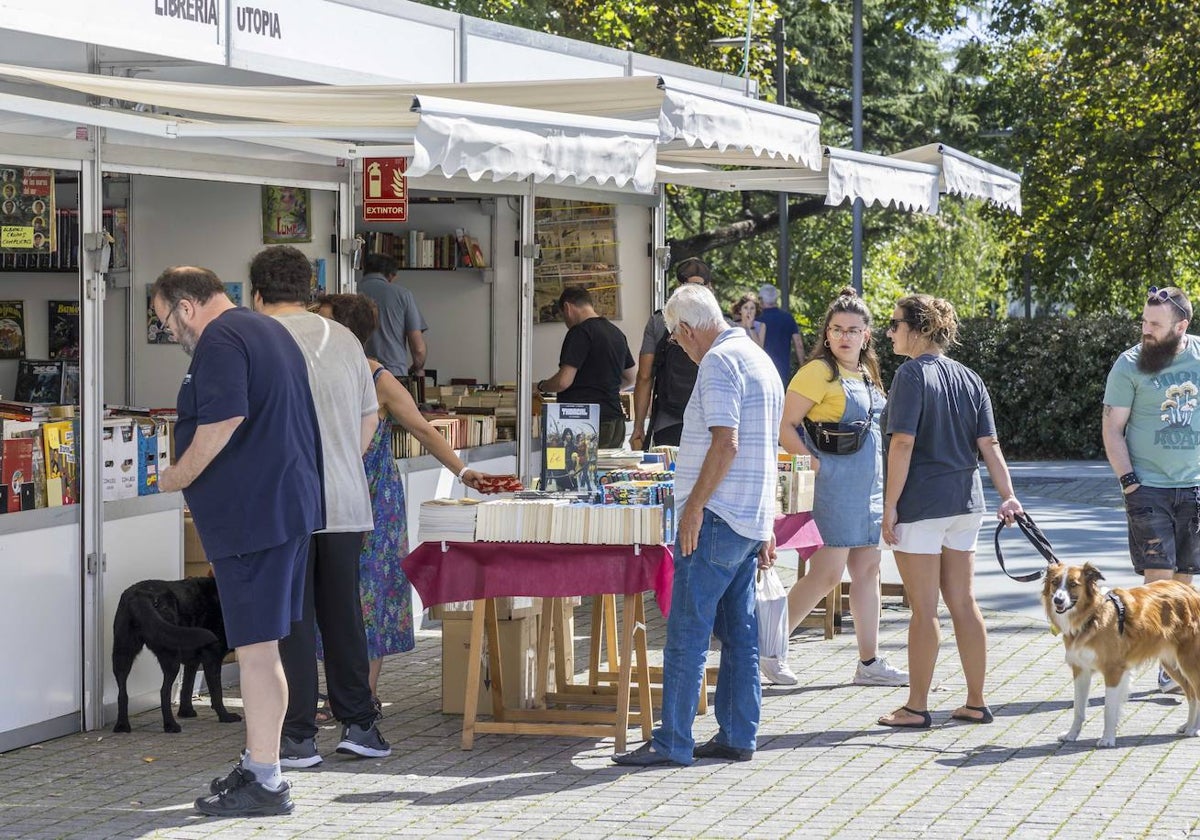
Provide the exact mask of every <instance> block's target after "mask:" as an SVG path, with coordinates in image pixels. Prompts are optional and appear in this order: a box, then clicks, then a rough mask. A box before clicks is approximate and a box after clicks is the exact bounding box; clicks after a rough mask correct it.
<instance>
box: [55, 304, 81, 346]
mask: <svg viewBox="0 0 1200 840" xmlns="http://www.w3.org/2000/svg"><path fill="white" fill-rule="evenodd" d="M49 306H50V322H49V333H50V337H49V344H50V358H51V359H78V358H79V301H75V300H52V301H49Z"/></svg>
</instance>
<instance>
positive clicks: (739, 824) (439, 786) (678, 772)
mask: <svg viewBox="0 0 1200 840" xmlns="http://www.w3.org/2000/svg"><path fill="white" fill-rule="evenodd" d="M1099 475H1100V473H1099V471H1097V472H1096V476H1097V477H1099ZM1107 480H1108V481H1109V482H1111V478H1109V479H1107ZM1022 481H1024V479H1022ZM1047 483H1049V484H1062V483H1063V482H1047ZM1094 483H1096V484H1097V486H1098V485H1099V483H1100V482H1099V480H1098V478H1097V481H1096V482H1094ZM1026 486H1029V485H1026ZM1020 492H1021V493H1022V494H1023V498H1026V497H1027V496H1028V497H1029V498H1030V499H1033V500H1035V501H1036V500H1037V498H1038V497H1035V496H1034V494H1033V493H1031V492H1029V491H1028V490H1027V489H1021V490H1020ZM1046 498H1050V497H1046ZM1026 503H1027V504H1029V501H1028V500H1027V501H1026ZM1117 503H1119V499H1117ZM1088 504H1089V505H1103V502H1102V501H1101V500H1097V499H1091V500H1089V501H1088ZM1111 539H1114V538H1110V542H1111ZM984 549H985V546H983V545H981V557H982V556H983V555H985V554H986V555H988V556H989V557H990V552H987V551H985V550H984ZM980 562H981V563H982V562H984V561H983V560H981V561H980ZM990 562H993V564H994V561H990ZM1029 597H1036V596H1035V594H1034V593H1032V591H1031V592H1030V594H1029ZM648 612H649V614H650V621H649V625H650V626H649V632H650V635H651V640H652V642H653V643H659V644H660V643H661V639H662V635H663V621H662V619H661V617H660V616H658V613H657V610H656V609H655V608H654V607H653V606H651V607H649V609H648ZM577 614H578V616H579V617H580V618H584V617H585V616H586V615H587V614H588V610H587V609H586V608H582V609H580V610H579V611H578V613H577ZM907 618H908V613H907V611H905V610H904V609H902V608H901V607H900V606H899V604H898V603H897V602H891V601H889V602H888V603H887V604H886V608H885V610H884V614H883V618H882V622H881V633H880V638H881V650H882V652H883V653H884V654H885V655H886V656H888V657H889V658H891V659H892V661H893V662H896V663H903V662H904V660H905V656H904V644H905V632H906V625H907ZM985 618H986V621H987V626H988V630H989V663H988V700H989V703H990V705H991V707H992V709H993V711H994V712H995V714H996V722H995V723H994V724H992V725H990V726H977V725H970V724H963V723H957V722H954V721H951V720H949V713H950V711H952V710H953V709H954V707H956V706H957V705H959V704H960V703H961V702H962V701H963V695H964V690H965V689H964V683H963V679H962V672H961V669H960V667H959V664H958V660H957V657H956V655H955V653H954V647H953V631H952V627H951V626H950V622H949V620H948V618H947V617H945V616H943V634H944V642H943V646H942V654H941V658H940V660H939V664H938V668H937V673H936V679H935V692H934V694H933V697H934V702H933V703H932V706H933V713H934V726H933V727H932V728H931V729H928V730H922V731H905V730H889V729H885V728H883V727H880V726H878V725H877V724H876V723H875V719H876V718H877V717H878V716H879V715H880V714H883V713H885V712H887V711H890V710H891V709H893V708H895V707H896V706H897V705H899V704H900V703H902V702H903V701H904V699H905V693H904V690H903V689H888V688H868V687H859V686H854V685H851V684H850V678H851V676H852V674H853V670H854V656H855V651H854V636H853V633H852V632H847V633H845V634H843V635H839V636H836V637H835V638H834V639H832V640H829V641H826V640H824V639H822V638H820V637H819V636H818V635H817V634H816V633H815V631H806V632H805V633H804V634H803V635H801V636H799V637H797V638H795V639H793V643H792V650H791V656H790V660H791V664H792V667H793V668H794V669H795V671H796V672H797V673H798V674H799V675H800V677H801V685H800V686H798V687H795V688H790V689H783V688H778V687H764V690H763V720H762V729H761V733H760V740H759V747H758V751H757V753H756V754H755V757H754V759H753V761H751V762H748V763H741V764H727V763H721V762H712V761H707V762H698V763H697V764H695V765H693V766H692V767H687V768H671V769H647V770H626V769H624V768H618V767H616V766H614V765H612V764H611V763H610V761H609V757H610V755H611V753H612V744H611V741H608V742H592V741H587V740H579V739H572V738H546V737H508V736H498V735H482V736H478V737H477V739H476V746H475V749H474V750H472V751H467V752H464V751H462V750H460V749H459V733H460V719H459V718H457V717H451V716H445V715H442V714H441V713H440V711H439V708H440V703H439V692H440V656H441V650H440V633H439V630H438V628H437V626H436V625H433V626H431V627H429V628H426V629H423V630H420V631H418V640H417V648H416V650H415V651H412V652H410V653H407V654H401V655H399V656H394V657H390V658H389V660H388V661H387V663H386V664H385V667H384V672H383V679H382V684H381V691H380V694H381V696H382V697H383V698H384V700H385V703H386V705H385V708H384V719H383V721H382V724H381V726H382V728H383V731H384V733H385V735H386V736H387V737H388V738H389V739H390V740H391V741H392V743H393V746H394V748H395V754H394V755H393V756H392V757H390V758H387V759H381V760H358V759H349V758H344V757H342V756H338V755H336V754H334V753H332V746H333V744H334V743H335V741H336V739H337V735H338V733H337V731H336V729H334V728H333V727H326V728H324V729H323V730H322V732H321V735H320V744H321V746H322V747H323V749H324V751H325V753H326V760H325V763H324V764H323V765H321V766H320V767H318V768H315V769H313V770H309V771H292V772H290V773H289V774H288V777H289V779H290V780H291V781H292V784H293V790H294V798H295V801H296V811H295V813H294V814H293V815H291V816H289V817H282V818H271V819H258V820H217V819H210V818H205V817H200V816H198V815H196V814H195V813H194V812H193V810H192V807H191V801H192V799H193V798H194V797H195V796H197V795H198V794H199V793H200V792H201V791H202V789H203V788H205V787H206V786H207V784H208V781H209V780H210V779H211V778H213V777H214V776H218V775H224V774H225V773H226V772H227V771H228V769H229V765H230V762H231V761H232V760H234V759H235V758H236V756H237V753H238V750H239V749H240V747H241V740H242V727H241V725H240V724H219V723H217V722H216V719H215V717H214V716H213V713H212V711H211V709H209V708H207V707H206V706H204V705H203V704H201V705H198V707H197V708H198V710H199V717H198V718H196V719H192V720H184V721H181V723H182V725H183V727H184V731H183V733H181V734H178V735H166V734H164V733H163V732H162V731H161V722H160V719H159V717H158V714H157V712H156V711H151V712H147V713H145V714H141V715H138V716H136V717H134V718H133V727H134V731H133V733H132V734H130V735H113V734H111V733H107V732H92V733H84V734H79V735H73V736H69V737H65V738H60V739H57V740H54V741H50V742H47V743H44V744H40V745H38V746H35V747H30V748H26V749H21V750H16V751H13V752H10V753H7V754H4V755H0V838H29V840H44V839H45V838H160V837H161V838H189V839H190V838H210V837H213V838H272V840H274V838H317V840H333V838H345V837H353V838H355V840H370V838H390V837H418V836H419V837H433V838H460V837H489V838H491V837H510V836H511V837H517V836H520V837H532V838H558V837H572V838H579V837H587V838H591V837H622V838H637V837H704V838H728V837H749V838H776V837H785V836H789V837H804V838H809V837H836V838H862V837H886V838H922V840H938V839H939V838H962V837H971V838H990V837H1008V836H1019V837H1020V838H1043V837H1045V838H1051V837H1053V838H1085V837H1100V836H1103V837H1105V838H1134V837H1147V836H1153V837H1155V838H1159V837H1162V838H1184V837H1200V798H1198V797H1196V796H1195V795H1194V793H1192V791H1194V790H1195V788H1194V787H1193V786H1194V785H1195V784H1196V783H1197V778H1196V776H1197V767H1198V766H1200V740H1197V739H1189V738H1182V737H1180V736H1177V735H1175V734H1174V730H1175V727H1176V726H1178V725H1179V724H1180V723H1182V721H1183V720H1184V717H1185V713H1186V709H1185V707H1184V706H1183V705H1181V703H1180V701H1179V699H1178V698H1176V697H1167V696H1164V695H1160V694H1158V693H1157V692H1155V691H1154V690H1153V689H1154V674H1153V672H1152V671H1146V672H1144V673H1142V674H1141V675H1140V676H1138V677H1136V678H1135V680H1134V688H1133V691H1132V694H1131V697H1130V700H1129V702H1128V703H1127V704H1126V707H1125V714H1124V716H1123V719H1122V723H1121V728H1120V730H1119V733H1118V739H1117V747H1116V748H1115V749H1106V750H1097V749H1094V748H1093V744H1094V739H1095V738H1096V737H1097V736H1098V735H1099V731H1100V728H1101V719H1100V718H1101V708H1100V703H1101V696H1102V691H1101V690H1099V689H1096V688H1094V689H1093V692H1092V695H1093V699H1092V703H1091V708H1090V710H1089V714H1088V720H1087V722H1086V724H1085V726H1084V736H1085V740H1083V741H1081V742H1079V743H1076V744H1066V745H1064V744H1060V743H1059V742H1058V741H1057V738H1056V736H1057V734H1058V733H1059V732H1061V731H1063V730H1065V729H1066V728H1067V725H1068V723H1069V720H1070V716H1071V711H1070V706H1071V689H1070V685H1069V672H1068V669H1067V667H1066V666H1065V665H1064V664H1063V658H1062V651H1061V644H1060V642H1059V641H1058V640H1057V639H1056V638H1055V637H1053V636H1051V635H1050V634H1049V633H1048V632H1047V631H1046V626H1045V622H1044V621H1043V620H1039V619H1037V618H1034V617H1032V616H1030V615H1023V614H1018V613H1013V612H1000V611H993V610H989V611H987V612H986V613H985ZM586 632H587V626H586V623H583V624H580V625H579V626H578V627H577V636H579V637H582V636H584V635H585V634H586ZM580 641H582V638H580ZM577 661H586V659H585V658H582V654H581V651H580V652H578V653H577ZM234 694H235V696H236V692H234ZM236 702H237V701H236V700H235V701H234V704H236ZM231 705H233V704H231ZM714 731H715V722H714V720H713V717H712V715H711V714H709V715H708V716H705V717H700V718H698V719H697V721H696V726H695V732H696V735H697V739H698V740H704V739H706V738H708V737H709V736H710V735H711V734H712V733H713V732H714ZM630 736H631V738H633V739H636V737H637V735H636V733H635V731H633V730H631V731H630ZM632 743H633V744H634V745H636V743H637V741H636V740H633V741H632Z"/></svg>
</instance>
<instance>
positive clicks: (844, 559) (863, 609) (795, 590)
mask: <svg viewBox="0 0 1200 840" xmlns="http://www.w3.org/2000/svg"><path fill="white" fill-rule="evenodd" d="M821 338H822V341H821V343H820V344H819V345H818V347H817V349H816V352H815V353H813V355H812V357H811V359H810V360H809V362H808V363H807V364H805V365H804V366H803V367H801V368H800V370H799V371H797V372H796V375H795V376H794V377H793V378H792V381H791V384H790V385H788V390H787V395H786V396H785V398H784V404H783V422H782V424H781V426H780V432H779V441H780V443H781V444H782V445H783V448H784V449H785V450H787V451H788V452H791V453H793V454H798V455H811V456H812V462H813V469H814V470H816V471H817V480H816V488H815V491H814V495H813V519H814V520H816V523H817V528H819V529H820V531H821V538H822V540H823V541H824V543H825V545H824V547H823V548H821V549H820V550H819V551H817V553H816V554H814V555H813V556H812V558H811V559H810V560H809V564H810V565H809V571H808V574H806V575H805V576H804V577H802V578H800V579H799V580H798V581H796V584H795V585H794V586H793V587H792V590H791V592H789V593H788V619H789V621H790V624H791V629H793V630H794V629H795V628H796V627H797V626H798V625H799V624H800V622H801V621H802V620H803V619H804V617H805V616H806V615H808V614H809V612H811V611H812V608H813V607H815V606H816V605H817V604H818V603H819V602H820V601H821V599H822V598H824V597H825V596H826V594H828V592H829V590H830V589H832V588H833V587H834V586H835V585H837V584H838V583H839V582H840V581H841V579H842V572H843V571H845V569H846V567H847V566H849V568H850V580H851V582H852V586H851V587H850V612H851V614H852V615H853V616H854V635H855V637H856V639H857V641H858V656H859V660H860V661H859V663H858V667H857V668H856V669H855V672H854V682H855V684H856V685H887V686H898V685H908V674H907V673H906V672H904V671H901V670H899V669H897V668H893V667H892V666H891V665H889V664H888V663H887V661H886V660H885V659H884V658H883V657H881V656H879V655H878V654H879V651H878V640H879V536H880V526H881V523H882V520H883V462H882V457H881V454H880V444H881V442H882V437H881V435H880V432H879V415H880V414H881V413H882V412H883V407H884V405H885V404H886V402H887V400H886V397H885V396H884V392H883V386H882V384H881V383H880V377H879V359H878V357H877V356H876V355H875V349H874V347H873V346H872V338H871V313H870V311H869V310H868V309H867V306H866V304H865V303H863V301H862V299H861V298H859V297H858V295H857V293H856V292H855V291H854V289H853V288H850V287H847V288H845V289H843V290H842V291H841V293H840V294H839V295H838V297H837V299H836V300H835V301H834V302H833V303H831V304H830V305H829V308H828V309H827V310H826V311H825V324H824V328H823V329H822V331H821ZM763 662H764V665H763V671H764V673H765V674H766V675H767V677H768V678H771V679H773V676H774V675H772V674H770V673H768V669H769V668H770V667H771V666H772V665H773V663H772V662H770V661H769V660H763ZM785 664H786V663H785ZM788 674H790V672H787V673H784V674H782V676H783V677H784V679H782V680H777V681H780V682H784V683H785V684H786V683H787V682H788V680H787V676H788ZM794 679H795V678H794V676H793V678H792V681H794Z"/></svg>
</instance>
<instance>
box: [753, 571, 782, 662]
mask: <svg viewBox="0 0 1200 840" xmlns="http://www.w3.org/2000/svg"><path fill="white" fill-rule="evenodd" d="M754 601H755V611H756V612H757V613H758V655H759V658H768V657H769V658H774V659H778V660H779V661H781V662H786V661H787V653H788V605H787V590H786V589H784V588H783V581H781V580H780V579H779V573H778V572H776V571H775V567H774V566H772V567H771V568H769V569H763V570H761V571H760V572H759V573H758V578H757V579H756V580H755V583H754Z"/></svg>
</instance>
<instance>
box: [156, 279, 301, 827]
mask: <svg viewBox="0 0 1200 840" xmlns="http://www.w3.org/2000/svg"><path fill="white" fill-rule="evenodd" d="M151 303H152V305H153V307H154V313H155V316H156V317H157V318H158V319H159V321H160V322H161V323H162V325H163V329H164V330H167V331H169V332H171V333H172V334H173V335H174V336H175V337H176V339H177V340H178V342H179V344H180V345H181V346H182V347H183V350H184V352H186V353H187V354H188V355H190V356H192V363H191V365H190V366H189V367H188V372H187V375H186V376H184V378H183V384H182V385H181V386H180V389H179V397H178V400H177V403H178V411H179V420H178V422H177V423H176V425H175V453H176V458H175V463H174V464H173V465H172V466H171V467H169V468H167V469H166V470H164V471H163V473H162V475H161V476H160V478H159V487H160V489H161V490H162V491H164V492H169V491H172V490H182V491H183V493H184V498H185V499H186V500H187V503H188V507H189V508H190V509H191V511H192V516H193V518H194V519H195V521H196V531H197V532H198V533H199V535H200V541H201V542H202V543H203V545H204V552H205V554H206V555H208V557H209V559H210V560H211V562H212V567H213V574H214V576H215V577H216V580H217V589H218V590H219V591H220V594H221V612H222V615H223V617H224V620H225V634H226V637H227V639H228V641H229V645H230V647H233V648H236V649H237V653H238V664H239V666H240V670H241V683H242V697H243V701H244V703H245V708H246V752H245V753H243V756H242V759H241V761H240V762H239V763H238V766H237V767H236V768H235V769H234V771H233V772H232V773H230V774H229V776H228V777H227V778H225V779H223V780H222V779H214V780H213V783H212V785H211V787H210V792H211V795H210V796H204V797H201V798H199V799H197V800H196V809H197V810H199V811H200V812H201V813H204V814H210V815H215V816H243V817H244V816H267V815H276V814H286V813H290V812H291V810H292V800H291V796H290V793H289V791H290V786H289V785H288V783H287V782H286V781H285V780H284V779H283V777H282V776H281V775H280V772H279V738H280V732H281V729H282V725H283V716H284V710H285V708H286V706H287V684H286V682H285V681H284V679H283V669H282V666H281V665H280V660H279V639H281V638H283V637H284V636H286V635H287V633H288V631H289V629H290V628H291V624H292V622H293V621H296V620H299V618H300V616H301V608H302V597H303V593H304V571H305V561H306V559H307V556H308V542H309V538H310V535H311V534H312V532H313V531H317V530H320V529H321V528H323V527H324V526H325V508H324V497H323V493H322V484H321V463H322V457H321V443H320V435H319V433H318V427H317V414H316V409H315V407H314V405H313V399H312V393H311V391H310V390H309V386H308V370H307V367H306V365H305V362H304V356H303V354H302V353H301V352H300V348H299V347H297V346H296V342H295V341H293V340H292V337H291V335H290V334H289V333H288V331H287V330H286V329H285V328H284V327H283V326H282V325H280V324H279V323H277V322H276V321H275V320H273V319H271V318H268V317H266V316H263V315H259V314H257V313H255V312H251V311H250V310H248V309H242V308H239V307H235V306H234V305H233V303H232V302H231V301H230V300H229V298H228V297H227V296H226V294H225V288H224V285H223V284H222V283H221V281H220V279H219V278H218V277H217V276H216V275H215V274H213V273H212V272H211V271H209V270H208V269H205V268H195V267H191V266H180V267H176V268H169V269H167V270H166V271H164V272H163V273H162V275H161V276H160V277H159V278H158V279H157V280H156V281H155V283H154V286H153V287H152V288H151Z"/></svg>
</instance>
